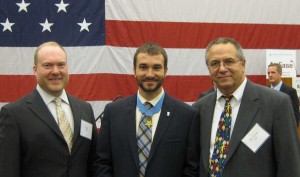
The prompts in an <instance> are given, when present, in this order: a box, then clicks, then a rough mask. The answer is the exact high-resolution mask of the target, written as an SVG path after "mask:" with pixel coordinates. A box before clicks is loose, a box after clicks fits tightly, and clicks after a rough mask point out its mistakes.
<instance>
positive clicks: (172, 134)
mask: <svg viewBox="0 0 300 177" xmlns="http://www.w3.org/2000/svg"><path fill="white" fill-rule="evenodd" d="M166 72H167V54H166V52H165V50H164V49H162V48H161V47H160V46H159V45H157V44H155V43H146V44H144V45H142V46H141V47H140V48H138V49H137V51H136V53H135V55H134V74H135V77H136V80H137V82H138V84H139V90H138V93H137V94H134V95H133V96H130V97H127V98H124V99H122V100H119V101H116V102H113V103H110V104H108V105H107V106H106V107H105V110H104V117H103V121H102V123H101V131H100V138H99V143H100V146H99V147H100V148H99V152H100V173H99V175H98V177H140V176H146V177H182V176H189V177H192V176H195V177H196V176H198V175H199V174H198V173H199V172H198V167H199V152H198V151H199V148H200V147H199V116H198V114H197V111H196V110H195V109H194V108H193V107H191V106H189V105H187V104H185V103H183V102H181V101H179V100H176V99H174V98H172V97H171V96H169V95H168V94H166V93H165V91H164V90H163V88H162V84H163V81H164V79H165V77H166ZM139 102H140V103H139ZM145 102H150V103H151V104H152V105H153V106H154V108H153V110H156V113H154V114H153V115H152V117H151V116H150V117H151V120H150V121H151V123H150V124H151V126H149V127H150V129H152V134H151V136H152V138H150V139H152V140H151V143H150V144H151V148H150V153H149V154H148V160H147V165H146V167H145V168H146V169H145V172H142V171H140V170H141V166H143V165H141V161H140V160H141V157H140V156H141V155H142V152H141V151H142V149H141V147H140V146H139V145H138V138H139V131H140V128H139V126H140V125H139V124H140V122H141V121H142V120H141V119H142V118H140V117H141V116H142V115H143V114H144V113H142V112H141V110H143V108H141V107H140V106H141V105H143V103H145ZM160 104H161V106H160V107H157V106H158V105H160ZM150 110H151V109H150ZM145 114H147V113H145ZM147 123H148V122H147ZM146 126H147V125H146ZM145 156H146V155H145ZM146 158H147V157H146ZM144 173H145V174H144Z"/></svg>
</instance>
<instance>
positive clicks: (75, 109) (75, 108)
mask: <svg viewBox="0 0 300 177" xmlns="http://www.w3.org/2000/svg"><path fill="white" fill-rule="evenodd" d="M68 99H69V102H70V107H71V110H72V114H73V120H74V135H73V142H74V144H73V146H74V145H75V144H76V143H75V142H76V139H77V137H78V135H79V132H80V126H81V122H80V121H81V109H80V106H79V105H78V104H76V101H75V100H74V98H73V97H71V96H69V95H68ZM73 149H74V147H73Z"/></svg>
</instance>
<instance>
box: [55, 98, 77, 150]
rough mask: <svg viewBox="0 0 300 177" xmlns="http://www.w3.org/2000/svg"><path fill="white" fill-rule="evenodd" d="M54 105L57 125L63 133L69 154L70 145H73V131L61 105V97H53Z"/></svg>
mask: <svg viewBox="0 0 300 177" xmlns="http://www.w3.org/2000/svg"><path fill="white" fill-rule="evenodd" d="M54 102H55V106H56V115H57V120H58V126H59V128H60V130H61V133H62V134H63V136H64V138H65V140H66V142H67V144H68V148H69V152H70V154H71V150H72V145H73V132H72V129H71V126H70V123H69V121H68V120H67V117H66V113H65V112H64V110H63V109H62V107H61V99H60V98H55V99H54Z"/></svg>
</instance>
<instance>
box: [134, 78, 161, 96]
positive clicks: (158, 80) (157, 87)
mask: <svg viewBox="0 0 300 177" xmlns="http://www.w3.org/2000/svg"><path fill="white" fill-rule="evenodd" d="M146 80H147V79H142V80H138V79H137V81H138V84H139V86H140V88H141V89H142V90H143V91H144V92H148V93H149V92H155V91H157V90H158V89H159V88H160V87H161V86H162V84H163V83H164V79H154V81H157V85H156V87H154V88H153V89H147V88H145V87H144V86H143V82H144V81H146Z"/></svg>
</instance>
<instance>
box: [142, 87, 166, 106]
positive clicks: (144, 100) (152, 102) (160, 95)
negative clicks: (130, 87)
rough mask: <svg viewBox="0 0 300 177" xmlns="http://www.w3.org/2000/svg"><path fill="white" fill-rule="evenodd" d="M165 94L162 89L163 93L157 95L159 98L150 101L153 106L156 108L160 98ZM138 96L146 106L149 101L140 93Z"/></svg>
mask: <svg viewBox="0 0 300 177" xmlns="http://www.w3.org/2000/svg"><path fill="white" fill-rule="evenodd" d="M164 93H165V91H164V89H162V91H161V92H160V94H159V95H157V97H155V98H154V99H152V100H150V101H148V102H150V103H151V104H152V106H155V105H156V104H157V102H158V101H159V100H160V98H161V97H162V96H163V94H164ZM137 96H138V97H139V99H140V100H141V102H142V103H143V104H144V103H145V102H146V101H147V100H146V99H145V98H144V97H143V96H142V95H141V94H140V92H139V91H138V94H137Z"/></svg>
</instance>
